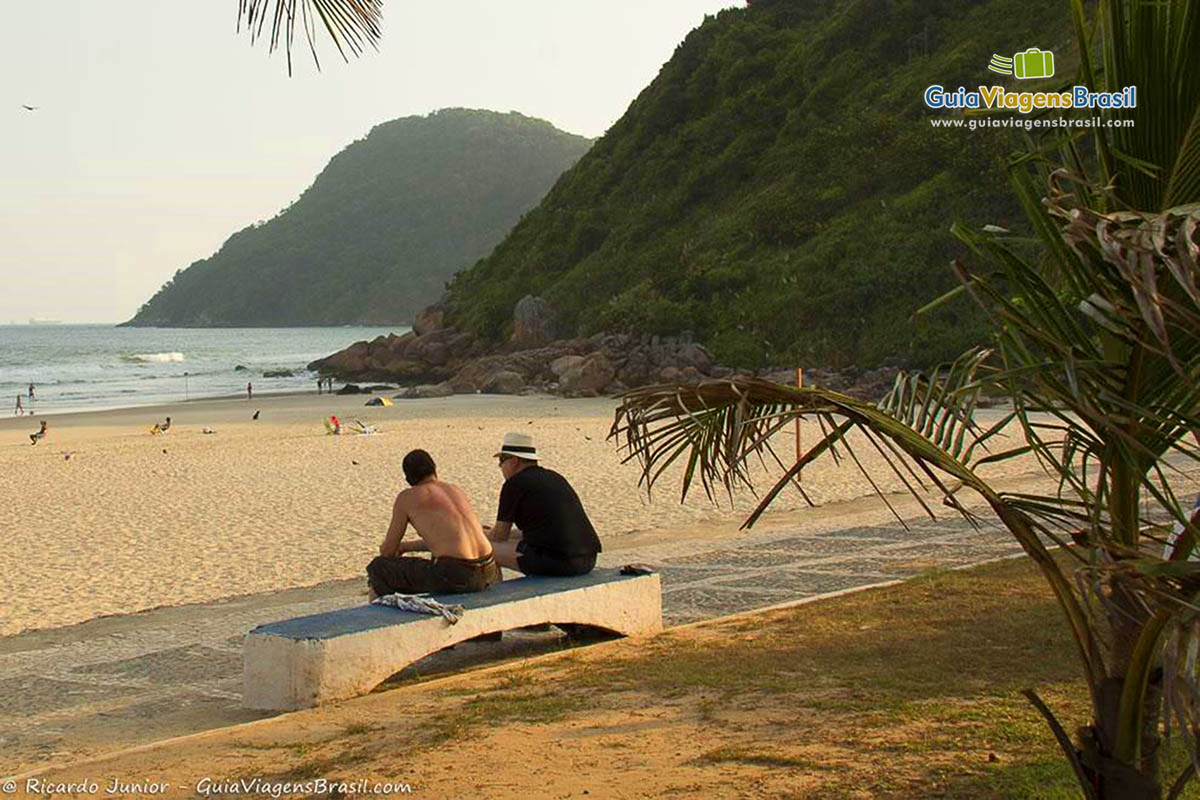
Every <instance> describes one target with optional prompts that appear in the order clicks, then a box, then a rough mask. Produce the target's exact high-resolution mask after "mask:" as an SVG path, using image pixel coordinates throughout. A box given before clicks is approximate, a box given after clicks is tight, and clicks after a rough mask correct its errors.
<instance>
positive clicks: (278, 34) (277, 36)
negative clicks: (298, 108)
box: [238, 0, 383, 75]
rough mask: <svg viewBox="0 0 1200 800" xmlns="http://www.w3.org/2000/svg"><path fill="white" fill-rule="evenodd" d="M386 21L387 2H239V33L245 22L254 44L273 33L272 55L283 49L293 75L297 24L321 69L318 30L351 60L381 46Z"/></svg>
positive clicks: (368, 0) (339, 0)
mask: <svg viewBox="0 0 1200 800" xmlns="http://www.w3.org/2000/svg"><path fill="white" fill-rule="evenodd" d="M382 18H383V0H238V30H239V31H240V30H241V26H242V23H243V22H245V24H246V30H248V31H249V32H250V41H251V43H255V42H257V41H258V40H259V39H261V38H262V36H263V33H264V30H267V31H269V33H268V41H269V46H268V49H269V52H274V51H275V49H276V48H278V47H283V49H284V51H285V52H286V53H287V63H288V74H289V75H290V74H291V73H292V46H293V44H294V43H295V39H296V27H297V24H298V25H299V28H300V31H301V32H302V33H303V35H304V40H305V41H306V42H307V43H308V49H309V51H310V52H311V53H312V57H313V62H314V63H316V65H317V68H318V69H320V67H321V61H320V58H319V57H318V56H317V45H316V38H317V31H318V29H322V28H323V29H324V30H325V32H326V33H327V34H328V35H329V38H330V39H332V40H333V43H334V46H335V47H337V50H338V53H339V54H340V55H341V56H342V59H343V60H349V56H350V55H354V56H359V55H361V54H362V53H363V51H364V50H365V49H366V48H367V47H368V46H369V47H372V48H374V47H376V46H377V45H378V43H379V39H380V36H381V33H380V22H381V21H382ZM268 21H269V22H270V26H269V28H268V27H267V24H268Z"/></svg>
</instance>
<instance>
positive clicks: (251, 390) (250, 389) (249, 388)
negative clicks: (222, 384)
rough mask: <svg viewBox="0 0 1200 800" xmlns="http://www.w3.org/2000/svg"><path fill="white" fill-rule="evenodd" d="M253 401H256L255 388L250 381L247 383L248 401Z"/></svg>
mask: <svg viewBox="0 0 1200 800" xmlns="http://www.w3.org/2000/svg"><path fill="white" fill-rule="evenodd" d="M253 399H254V386H253V385H251V383H250V381H246V400H247V401H250V400H253Z"/></svg>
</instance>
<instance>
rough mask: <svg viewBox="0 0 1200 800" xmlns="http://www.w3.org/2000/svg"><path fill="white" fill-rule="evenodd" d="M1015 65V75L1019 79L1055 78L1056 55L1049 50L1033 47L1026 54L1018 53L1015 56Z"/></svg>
mask: <svg viewBox="0 0 1200 800" xmlns="http://www.w3.org/2000/svg"><path fill="white" fill-rule="evenodd" d="M1013 65H1014V67H1015V68H1014V70H1013V74H1015V75H1016V76H1017V77H1018V78H1024V79H1028V78H1052V77H1054V53H1051V52H1050V51H1049V50H1038V49H1037V48H1036V47H1031V48H1029V49H1028V50H1026V51H1025V52H1024V53H1016V54H1014V55H1013Z"/></svg>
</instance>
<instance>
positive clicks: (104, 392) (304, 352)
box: [0, 325, 408, 416]
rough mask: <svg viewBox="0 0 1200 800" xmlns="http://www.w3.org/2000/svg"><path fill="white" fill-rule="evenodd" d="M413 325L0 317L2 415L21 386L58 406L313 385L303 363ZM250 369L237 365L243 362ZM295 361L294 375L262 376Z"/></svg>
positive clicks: (47, 408) (46, 406) (46, 407)
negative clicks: (6, 321) (51, 321)
mask: <svg viewBox="0 0 1200 800" xmlns="http://www.w3.org/2000/svg"><path fill="white" fill-rule="evenodd" d="M407 330H408V328H404V327H397V328H386V329H385V328H362V327H343V328H118V327H115V326H113V325H0V415H4V416H7V415H10V414H12V412H13V409H14V408H15V406H16V397H17V394H18V393H20V394H22V395H23V396H24V397H23V400H24V402H25V405H26V408H27V409H28V408H29V407H30V404H29V398H28V396H27V392H28V389H29V384H30V383H32V384H34V385H35V387H36V391H35V400H34V402H33V405H32V408H33V409H34V410H35V411H36V412H37V413H39V414H55V413H62V412H65V411H79V410H86V409H98V408H124V407H127V406H140V405H151V404H155V403H172V402H178V401H180V400H185V399H194V398H200V397H220V396H223V395H230V394H238V393H241V392H244V391H245V389H246V382H247V381H249V382H252V383H253V384H254V391H255V393H256V394H257V393H260V392H261V393H271V392H285V391H296V390H301V389H304V390H315V389H316V376H315V375H313V374H312V373H310V372H308V371H307V370H306V369H305V366H306V365H307V364H308V363H309V362H310V361H313V360H315V359H318V358H322V357H324V356H327V355H329V354H331V353H334V352H336V351H338V350H341V349H342V348H344V347H347V346H348V345H350V344H353V343H354V342H356V341H360V340H362V339H373V338H375V337H376V336H378V335H380V334H386V333H391V332H395V333H397V334H400V333H404V332H405V331H407ZM239 365H241V366H244V367H246V369H245V370H235V367H237V366H239ZM277 369H290V370H294V371H295V377H292V378H265V377H263V372H264V371H271V370H277Z"/></svg>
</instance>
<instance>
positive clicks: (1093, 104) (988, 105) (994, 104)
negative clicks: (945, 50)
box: [925, 47, 1137, 114]
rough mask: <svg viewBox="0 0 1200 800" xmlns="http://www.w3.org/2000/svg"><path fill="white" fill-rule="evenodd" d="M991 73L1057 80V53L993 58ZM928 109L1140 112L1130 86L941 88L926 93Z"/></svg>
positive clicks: (1031, 51)
mask: <svg viewBox="0 0 1200 800" xmlns="http://www.w3.org/2000/svg"><path fill="white" fill-rule="evenodd" d="M988 69H989V70H990V71H992V72H995V73H999V74H1001V75H1011V76H1013V77H1015V78H1017V79H1018V80H1033V79H1037V78H1052V77H1054V53H1052V52H1050V51H1049V50H1039V49H1038V48H1036V47H1030V48H1028V49H1026V50H1023V51H1021V52H1019V53H1014V54H1013V56H1012V58H1009V57H1008V56H1001V55H993V56H992V59H991V61H989V62H988ZM925 105H926V106H928V107H929V108H935V109H972V108H978V109H990V110H995V111H1018V112H1020V113H1022V114H1029V113H1030V112H1032V111H1034V110H1040V109H1047V108H1059V109H1063V110H1071V109H1125V108H1137V87H1136V86H1127V87H1125V88H1124V89H1122V90H1121V91H1119V92H1093V91H1091V90H1090V89H1088V87H1086V86H1072V87H1071V88H1070V89H1069V90H1058V91H1052V92H1027V91H1022V92H1014V91H1009V90H1008V89H1006V88H1004V87H1003V86H980V87H978V88H977V89H975V90H974V91H972V90H969V89H967V88H966V87H963V86H960V87H958V89H956V90H954V91H948V90H947V89H946V88H944V87H943V86H942V85H941V84H934V85H932V86H930V87H929V88H927V89H926V90H925Z"/></svg>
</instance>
